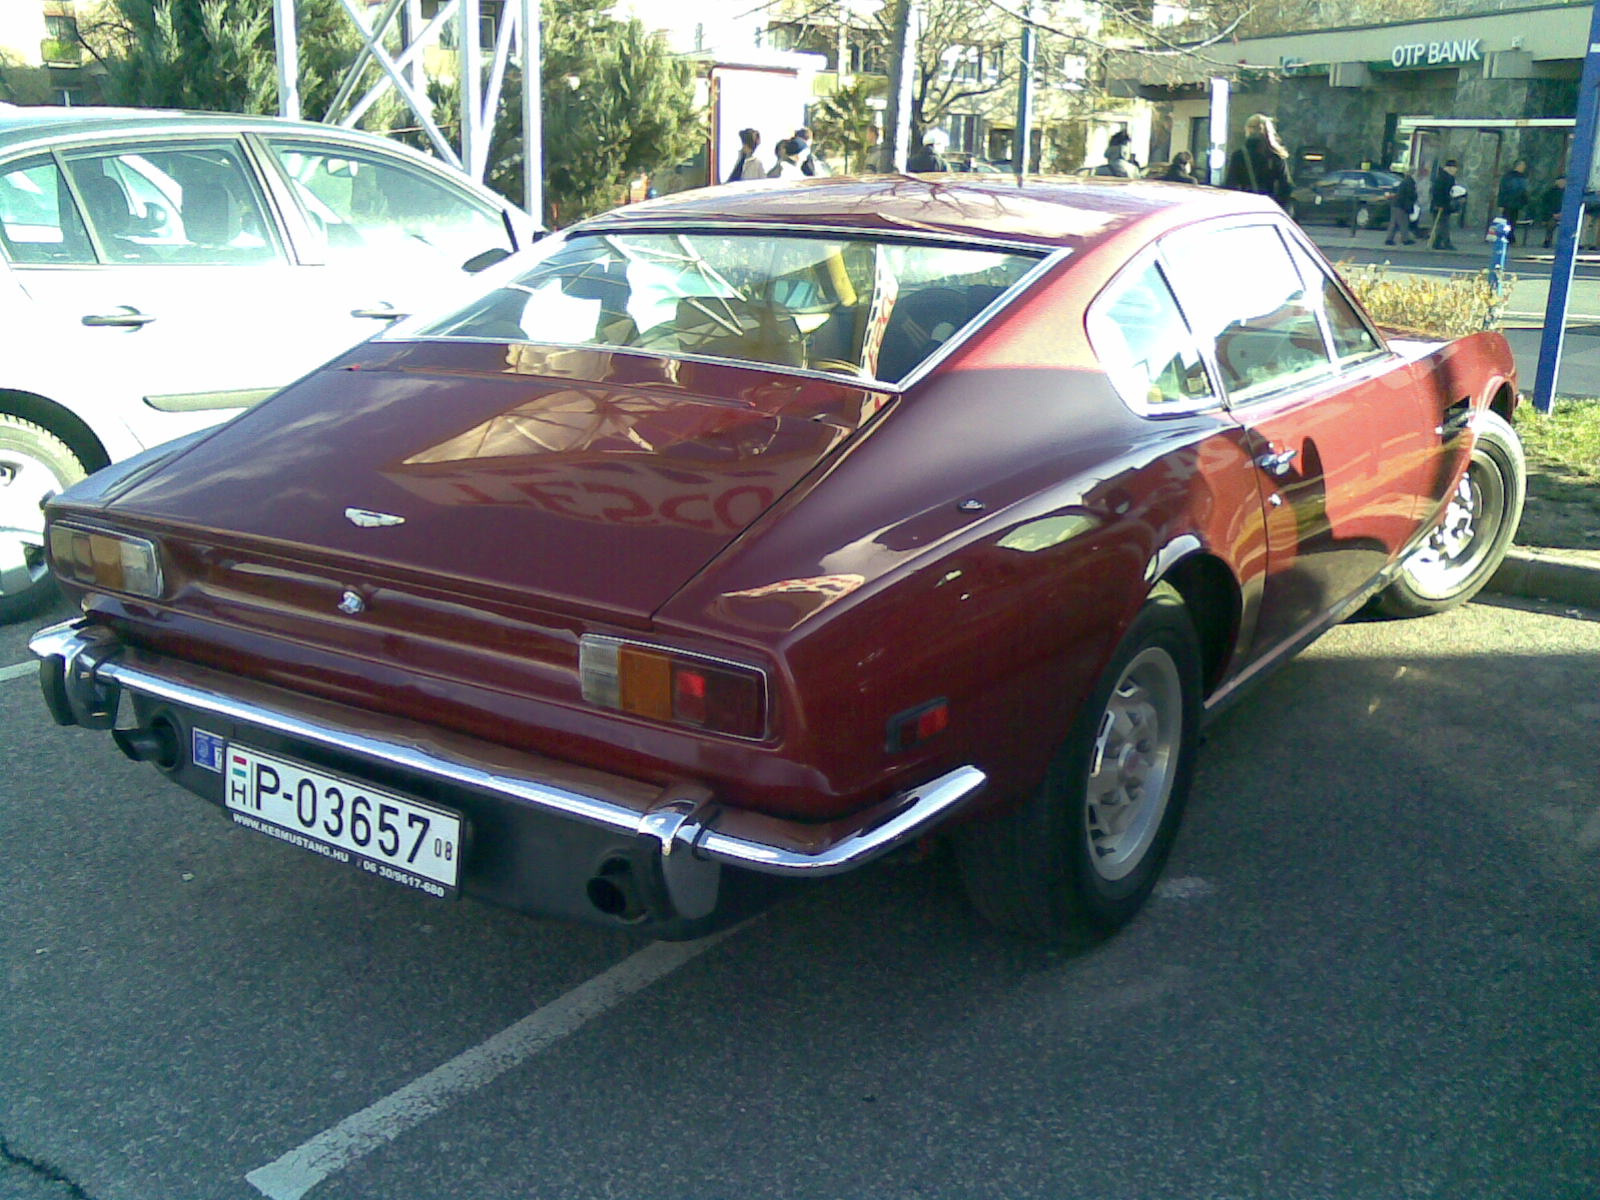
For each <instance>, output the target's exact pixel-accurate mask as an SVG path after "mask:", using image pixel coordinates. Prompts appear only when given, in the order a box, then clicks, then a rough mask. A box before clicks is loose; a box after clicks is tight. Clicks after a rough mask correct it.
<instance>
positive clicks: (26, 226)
mask: <svg viewBox="0 0 1600 1200" xmlns="http://www.w3.org/2000/svg"><path fill="white" fill-rule="evenodd" d="M0 243H3V244H4V246H5V251H6V257H7V258H9V259H10V260H11V261H12V262H14V263H67V264H72V263H92V262H94V261H95V257H94V247H93V246H91V245H90V244H89V231H88V230H87V229H86V228H84V224H83V218H82V217H81V216H79V215H78V209H77V206H76V205H75V204H74V203H73V202H72V196H71V194H70V193H69V192H68V191H67V187H66V182H65V181H64V180H63V179H62V176H61V171H60V169H59V168H58V167H57V166H56V163H55V160H54V159H53V158H50V157H49V156H48V155H40V156H39V157H37V158H28V159H23V160H22V161H21V162H16V163H9V164H7V165H6V166H5V167H3V168H0Z"/></svg>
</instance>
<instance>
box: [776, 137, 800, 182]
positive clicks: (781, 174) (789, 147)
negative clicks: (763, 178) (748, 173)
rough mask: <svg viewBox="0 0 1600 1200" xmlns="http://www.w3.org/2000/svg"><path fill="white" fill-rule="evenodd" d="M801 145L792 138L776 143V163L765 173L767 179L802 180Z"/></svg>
mask: <svg viewBox="0 0 1600 1200" xmlns="http://www.w3.org/2000/svg"><path fill="white" fill-rule="evenodd" d="M801 149H802V147H801V144H800V143H799V142H798V141H796V140H795V139H794V138H784V139H783V141H781V142H779V143H778V161H777V162H775V163H773V164H772V169H771V170H769V171H768V172H767V178H768V179H804V178H805V177H806V173H805V172H804V171H803V170H801V168H800V153H801Z"/></svg>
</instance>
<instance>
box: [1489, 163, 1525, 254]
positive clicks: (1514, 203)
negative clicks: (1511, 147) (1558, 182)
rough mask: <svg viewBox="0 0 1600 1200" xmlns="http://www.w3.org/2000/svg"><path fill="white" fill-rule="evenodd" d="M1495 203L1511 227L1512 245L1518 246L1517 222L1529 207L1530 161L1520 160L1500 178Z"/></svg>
mask: <svg viewBox="0 0 1600 1200" xmlns="http://www.w3.org/2000/svg"><path fill="white" fill-rule="evenodd" d="M1494 202H1495V203H1496V204H1498V205H1499V206H1500V215H1501V216H1502V217H1504V218H1505V219H1506V221H1507V222H1508V223H1509V224H1510V225H1511V239H1510V241H1511V245H1513V246H1515V245H1516V244H1517V222H1518V221H1520V220H1521V219H1522V210H1523V209H1525V208H1527V207H1528V160H1527V159H1525V158H1519V159H1517V161H1516V162H1514V163H1512V164H1511V170H1509V171H1507V172H1506V173H1505V174H1504V175H1502V176H1501V177H1500V190H1499V192H1498V193H1496V195H1495V198H1494Z"/></svg>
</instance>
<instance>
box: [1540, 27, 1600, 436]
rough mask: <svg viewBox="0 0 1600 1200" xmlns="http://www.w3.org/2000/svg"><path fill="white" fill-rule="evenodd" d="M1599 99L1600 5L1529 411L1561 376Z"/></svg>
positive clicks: (1552, 396)
mask: <svg viewBox="0 0 1600 1200" xmlns="http://www.w3.org/2000/svg"><path fill="white" fill-rule="evenodd" d="M1597 98H1600V2H1597V3H1596V4H1595V5H1594V8H1593V9H1592V11H1591V12H1590V16H1589V43H1588V46H1587V47H1586V49H1585V52H1584V56H1583V78H1582V80H1581V81H1580V82H1579V84H1578V120H1577V128H1576V129H1574V130H1573V138H1572V157H1571V158H1570V159H1569V160H1568V161H1567V190H1566V192H1565V193H1564V194H1563V195H1562V197H1561V228H1560V232H1559V234H1558V236H1557V238H1556V257H1555V261H1554V262H1553V263H1551V264H1550V298H1549V299H1548V300H1547V301H1546V302H1545V307H1544V336H1543V337H1542V338H1541V339H1540V340H1539V373H1538V376H1537V378H1536V381H1535V383H1534V385H1533V406H1534V407H1535V408H1537V409H1538V410H1539V411H1540V412H1545V413H1547V412H1549V411H1550V410H1551V408H1553V407H1554V406H1555V402H1556V380H1557V378H1558V377H1559V375H1560V373H1561V344H1562V342H1563V341H1564V340H1565V339H1566V334H1567V300H1568V296H1569V295H1570V294H1571V292H1572V269H1573V266H1574V265H1575V264H1576V262H1577V258H1578V234H1579V232H1580V231H1581V229H1582V227H1583V193H1584V191H1585V189H1587V188H1588V186H1589V169H1590V167H1591V166H1592V164H1593V162H1594V135H1595V125H1596V123H1597V116H1600V111H1597V108H1596V100H1597Z"/></svg>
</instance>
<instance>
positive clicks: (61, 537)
mask: <svg viewBox="0 0 1600 1200" xmlns="http://www.w3.org/2000/svg"><path fill="white" fill-rule="evenodd" d="M50 563H51V566H53V567H54V568H55V572H56V574H57V575H58V576H60V577H61V578H62V579H67V580H71V581H72V582H74V583H82V584H87V585H89V586H90V587H96V588H103V589H104V590H106V591H108V592H124V593H126V594H128V595H131V596H145V597H148V598H149V599H152V600H154V599H157V598H158V597H159V596H160V595H161V556H160V555H159V554H158V553H157V551H156V547H155V543H154V542H152V541H150V540H149V539H147V538H141V537H133V536H131V535H129V534H126V533H110V532H107V531H106V530H103V529H83V528H80V527H78V526H76V525H63V524H53V525H51V526H50Z"/></svg>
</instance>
